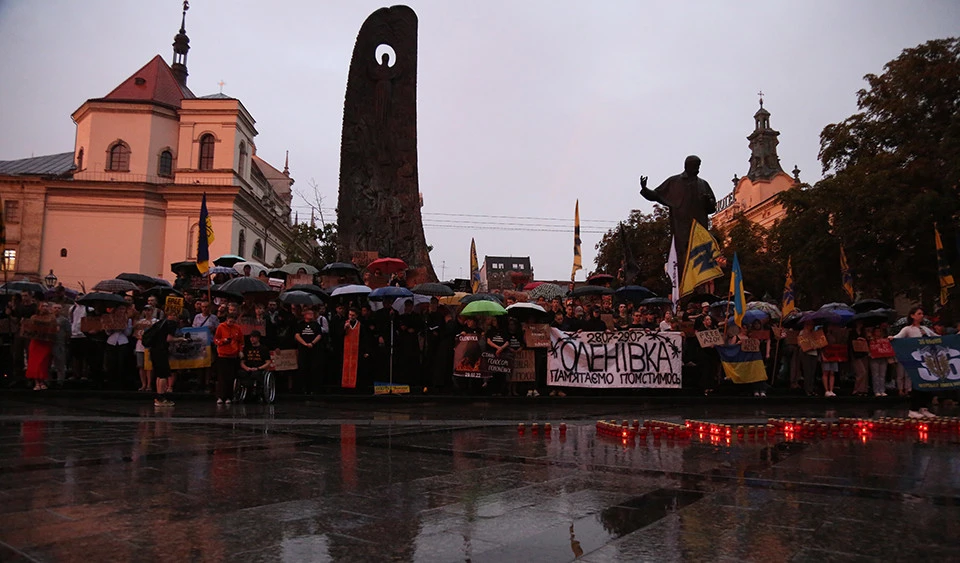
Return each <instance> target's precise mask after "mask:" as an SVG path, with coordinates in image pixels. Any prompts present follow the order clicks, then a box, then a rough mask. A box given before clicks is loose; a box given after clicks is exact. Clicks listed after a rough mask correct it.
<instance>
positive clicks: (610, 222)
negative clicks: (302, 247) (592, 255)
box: [295, 204, 620, 225]
mask: <svg viewBox="0 0 960 563" xmlns="http://www.w3.org/2000/svg"><path fill="white" fill-rule="evenodd" d="M295 207H296V206H295ZM303 207H313V206H311V205H309V204H308V205H306V206H303ZM321 209H323V210H324V211H329V212H331V213H336V211H337V209H336V208H335V207H322V208H321ZM422 215H423V216H424V217H433V216H437V217H476V218H480V219H516V220H529V221H563V222H571V223H572V222H573V218H572V217H565V218H561V217H531V216H522V215H485V214H479V213H440V212H423V213H422ZM438 220H439V219H438ZM580 223H581V224H583V223H602V224H605V225H616V224H618V223H620V221H614V220H610V219H580Z"/></svg>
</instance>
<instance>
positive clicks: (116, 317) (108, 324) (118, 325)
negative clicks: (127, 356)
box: [84, 300, 182, 330]
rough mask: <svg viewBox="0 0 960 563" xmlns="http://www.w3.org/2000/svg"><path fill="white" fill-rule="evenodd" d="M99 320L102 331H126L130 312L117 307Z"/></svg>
mask: <svg viewBox="0 0 960 563" xmlns="http://www.w3.org/2000/svg"><path fill="white" fill-rule="evenodd" d="M181 301H182V300H181ZM84 318H86V317H84ZM99 318H100V330H126V328H127V321H129V320H130V311H129V310H128V309H127V308H126V307H117V308H116V309H114V310H113V311H112V312H110V313H106V314H104V315H100V317H99Z"/></svg>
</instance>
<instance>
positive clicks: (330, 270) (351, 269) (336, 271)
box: [320, 262, 360, 278]
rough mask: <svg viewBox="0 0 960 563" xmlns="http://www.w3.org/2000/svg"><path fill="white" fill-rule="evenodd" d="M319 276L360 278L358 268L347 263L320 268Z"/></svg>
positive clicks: (336, 263) (333, 263)
mask: <svg viewBox="0 0 960 563" xmlns="http://www.w3.org/2000/svg"><path fill="white" fill-rule="evenodd" d="M320 274H321V275H324V276H344V275H350V274H353V275H355V276H357V277H358V278H359V277H360V268H357V267H356V266H355V265H353V264H351V263H349V262H331V263H329V264H327V265H326V266H324V267H323V268H320Z"/></svg>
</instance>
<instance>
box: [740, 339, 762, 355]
mask: <svg viewBox="0 0 960 563" xmlns="http://www.w3.org/2000/svg"><path fill="white" fill-rule="evenodd" d="M740 349H741V350H743V351H744V352H759V351H760V340H758V339H756V338H742V339H741V340H740Z"/></svg>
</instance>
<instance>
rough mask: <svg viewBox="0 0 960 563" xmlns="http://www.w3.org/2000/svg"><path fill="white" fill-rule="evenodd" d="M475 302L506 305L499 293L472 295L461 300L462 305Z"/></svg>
mask: <svg viewBox="0 0 960 563" xmlns="http://www.w3.org/2000/svg"><path fill="white" fill-rule="evenodd" d="M474 301H494V302H496V303H499V304H501V305H503V304H504V303H505V301H504V299H503V296H502V295H500V294H498V293H471V294H470V295H467V296H466V297H464V298H463V299H461V300H460V304H461V305H466V304H468V303H473V302H474Z"/></svg>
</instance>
